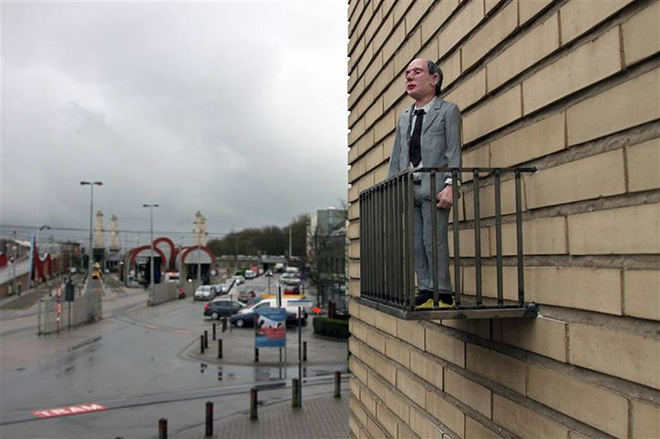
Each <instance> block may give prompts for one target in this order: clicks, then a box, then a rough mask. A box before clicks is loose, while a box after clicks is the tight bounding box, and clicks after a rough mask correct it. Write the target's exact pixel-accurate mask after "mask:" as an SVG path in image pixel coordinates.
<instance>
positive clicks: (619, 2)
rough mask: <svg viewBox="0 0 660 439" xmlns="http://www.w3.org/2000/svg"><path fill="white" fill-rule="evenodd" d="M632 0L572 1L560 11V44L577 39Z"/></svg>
mask: <svg viewBox="0 0 660 439" xmlns="http://www.w3.org/2000/svg"><path fill="white" fill-rule="evenodd" d="M631 1H632V0H606V1H600V2H598V7H594V4H593V2H590V1H584V0H572V1H570V2H568V3H567V4H566V5H564V6H563V7H562V8H561V9H560V10H559V14H560V15H561V42H562V44H566V43H568V42H570V41H572V40H574V39H575V38H577V37H579V36H580V35H582V34H583V33H585V32H586V31H588V30H589V29H590V28H592V27H594V26H595V25H597V24H598V23H600V22H602V21H604V20H605V19H607V17H609V16H610V15H612V14H614V13H615V12H616V11H618V10H619V9H621V8H622V7H624V6H625V5H627V4H628V3H630V2H631Z"/></svg>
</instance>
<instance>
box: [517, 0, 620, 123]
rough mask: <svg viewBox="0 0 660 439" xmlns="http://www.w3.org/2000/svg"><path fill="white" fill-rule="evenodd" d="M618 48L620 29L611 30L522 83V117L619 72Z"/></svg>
mask: <svg viewBox="0 0 660 439" xmlns="http://www.w3.org/2000/svg"><path fill="white" fill-rule="evenodd" d="M593 9H598V8H593ZM619 45H620V44H619V28H614V29H612V30H610V31H608V32H607V33H605V34H603V35H602V36H600V37H599V38H598V39H596V40H594V41H593V42H590V43H587V44H585V45H583V46H580V47H578V48H577V49H575V50H574V51H572V52H570V53H568V54H567V55H566V56H564V57H563V58H561V59H559V60H557V61H556V62H554V63H553V64H551V65H549V66H547V67H546V68H544V69H542V70H540V71H538V72H537V73H535V74H534V75H533V76H531V77H530V78H529V79H526V80H525V81H523V102H524V111H525V114H529V113H532V112H534V111H536V110H538V109H539V108H542V107H544V106H546V105H548V104H550V103H552V102H554V101H556V100H558V99H561V98H563V97H564V96H567V95H569V94H571V93H573V92H575V91H578V90H580V89H582V88H584V87H587V86H588V85H591V84H593V83H594V82H597V81H600V80H601V79H604V78H607V77H608V76H610V75H612V74H614V73H616V72H618V71H619V70H621V55H620V53H619V50H620V47H619Z"/></svg>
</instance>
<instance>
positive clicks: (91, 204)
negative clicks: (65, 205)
mask: <svg viewBox="0 0 660 439" xmlns="http://www.w3.org/2000/svg"><path fill="white" fill-rule="evenodd" d="M80 186H89V189H90V197H89V254H88V256H87V275H88V276H89V275H90V274H91V272H92V257H93V255H94V250H93V248H92V231H93V229H94V226H93V221H92V220H93V216H94V186H103V182H102V181H81V182H80Z"/></svg>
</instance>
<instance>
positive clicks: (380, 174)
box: [375, 163, 389, 183]
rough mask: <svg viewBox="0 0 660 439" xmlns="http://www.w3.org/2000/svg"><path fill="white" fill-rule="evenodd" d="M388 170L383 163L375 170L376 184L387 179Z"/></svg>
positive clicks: (387, 166) (386, 164) (386, 165)
mask: <svg viewBox="0 0 660 439" xmlns="http://www.w3.org/2000/svg"><path fill="white" fill-rule="evenodd" d="M388 168H389V164H388V163H383V164H382V165H380V166H379V167H377V168H376V170H375V179H376V183H380V182H381V181H384V180H385V179H387V171H388Z"/></svg>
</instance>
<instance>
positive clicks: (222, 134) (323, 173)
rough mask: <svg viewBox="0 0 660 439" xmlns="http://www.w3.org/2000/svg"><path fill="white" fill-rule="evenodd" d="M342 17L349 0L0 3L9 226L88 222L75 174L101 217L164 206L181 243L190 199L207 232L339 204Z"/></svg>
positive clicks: (163, 222) (138, 214) (342, 182)
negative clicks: (91, 183) (93, 183)
mask: <svg viewBox="0 0 660 439" xmlns="http://www.w3.org/2000/svg"><path fill="white" fill-rule="evenodd" d="M347 26H348V23H347V2H346V1H342V0H336V1H326V2H321V1H307V2H283V1H272V2H244V1H241V2H238V1H237V2H222V3H162V2H161V3H144V2H143V3H109V2H104V3H74V2H65V3H8V2H3V3H2V225H3V230H2V233H3V235H5V236H6V235H7V233H8V226H11V225H28V226H31V225H35V226H36V225H41V224H48V225H50V226H52V227H70V228H82V229H86V228H88V227H89V201H90V190H89V186H86V187H81V186H80V184H79V182H80V181H81V180H97V181H102V182H103V186H102V187H96V188H95V189H94V210H95V211H96V210H99V209H100V210H102V211H103V213H104V214H105V219H106V227H107V226H108V221H109V218H110V216H111V215H113V214H114V215H117V216H118V217H119V228H120V230H124V229H128V230H148V229H149V213H148V209H145V208H143V207H142V204H144V203H159V204H160V208H159V209H157V210H155V211H154V224H155V225H154V228H155V229H156V230H162V231H173V232H178V233H169V234H168V235H169V236H170V237H172V238H174V239H175V241H177V242H181V241H184V243H185V241H186V240H188V243H190V242H191V241H190V240H191V237H190V236H188V237H187V238H184V235H182V234H181V233H186V232H192V227H193V219H194V214H195V212H196V211H197V210H200V211H201V212H202V214H204V215H205V216H206V218H207V220H208V231H209V232H210V234H211V235H210V237H213V234H214V233H226V232H228V231H230V230H232V229H233V230H240V229H242V228H245V227H252V226H257V227H258V226H265V225H278V226H283V225H286V224H288V223H289V221H290V220H291V219H292V218H293V217H295V216H296V215H298V214H300V213H312V212H314V211H315V210H316V209H318V208H326V207H328V206H338V205H339V204H340V201H339V200H345V198H346V192H347V183H346V181H347V176H346V171H347V165H346V153H347V150H346V148H347V146H346V134H347V104H346V100H347V95H346V81H347V73H346V70H347V55H346V44H347ZM54 234H55V237H56V238H62V237H64V236H65V235H64V233H63V232H57V233H54ZM78 236H85V232H83V233H82V234H78ZM131 239H133V240H134V239H135V234H131ZM141 239H142V244H146V243H147V241H146V239H147V237H146V236H142V238H141ZM123 244H124V237H122V245H123Z"/></svg>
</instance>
